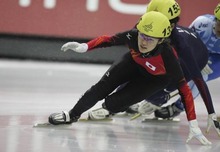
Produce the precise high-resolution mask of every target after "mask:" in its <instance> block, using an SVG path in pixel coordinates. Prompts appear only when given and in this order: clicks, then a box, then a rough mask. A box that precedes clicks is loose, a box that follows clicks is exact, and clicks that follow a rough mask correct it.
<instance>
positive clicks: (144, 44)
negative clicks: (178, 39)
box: [138, 32, 159, 53]
mask: <svg viewBox="0 0 220 152" xmlns="http://www.w3.org/2000/svg"><path fill="white" fill-rule="evenodd" d="M158 41H159V39H157V38H153V37H150V36H147V35H145V34H143V33H140V32H138V48H139V51H140V52H141V53H147V52H150V51H152V50H153V49H154V48H155V47H156V46H157V44H158Z"/></svg>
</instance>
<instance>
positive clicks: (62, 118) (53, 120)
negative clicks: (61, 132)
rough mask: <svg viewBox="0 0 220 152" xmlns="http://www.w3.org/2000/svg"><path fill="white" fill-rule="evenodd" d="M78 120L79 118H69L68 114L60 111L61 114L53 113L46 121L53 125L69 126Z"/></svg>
mask: <svg viewBox="0 0 220 152" xmlns="http://www.w3.org/2000/svg"><path fill="white" fill-rule="evenodd" d="M78 119H79V116H76V117H72V118H70V115H69V112H67V111H62V113H53V114H51V115H50V116H49V118H48V121H49V123H50V124H53V125H60V124H71V123H73V122H76V121H77V120H78Z"/></svg>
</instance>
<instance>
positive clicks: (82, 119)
mask: <svg viewBox="0 0 220 152" xmlns="http://www.w3.org/2000/svg"><path fill="white" fill-rule="evenodd" d="M112 120H113V119H112V118H105V119H91V118H81V119H79V121H80V122H87V121H112Z"/></svg>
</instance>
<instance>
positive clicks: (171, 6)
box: [146, 0, 181, 20]
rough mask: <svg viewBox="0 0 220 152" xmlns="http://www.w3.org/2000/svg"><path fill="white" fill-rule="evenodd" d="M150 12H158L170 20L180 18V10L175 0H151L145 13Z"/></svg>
mask: <svg viewBox="0 0 220 152" xmlns="http://www.w3.org/2000/svg"><path fill="white" fill-rule="evenodd" d="M150 11H157V12H160V13H162V14H164V15H165V16H166V17H167V18H168V19H169V20H171V19H174V18H176V17H178V16H180V12H181V8H180V6H179V4H178V3H177V2H176V1H175V0H151V1H150V3H149V4H148V5H147V10H146V12H150Z"/></svg>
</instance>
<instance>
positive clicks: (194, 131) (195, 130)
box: [186, 120, 212, 145]
mask: <svg viewBox="0 0 220 152" xmlns="http://www.w3.org/2000/svg"><path fill="white" fill-rule="evenodd" d="M189 129H190V132H189V136H188V138H187V140H186V143H188V142H189V141H190V140H191V139H192V138H194V137H195V138H196V139H197V140H199V141H200V143H202V144H203V145H211V144H212V143H211V142H210V141H208V139H207V138H206V137H205V136H204V135H203V134H202V131H201V130H200V128H199V127H198V122H197V120H191V121H189Z"/></svg>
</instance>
